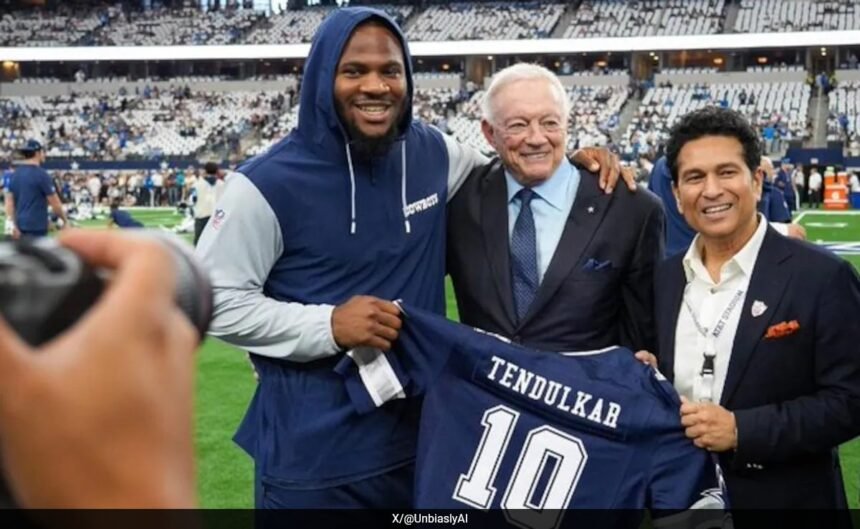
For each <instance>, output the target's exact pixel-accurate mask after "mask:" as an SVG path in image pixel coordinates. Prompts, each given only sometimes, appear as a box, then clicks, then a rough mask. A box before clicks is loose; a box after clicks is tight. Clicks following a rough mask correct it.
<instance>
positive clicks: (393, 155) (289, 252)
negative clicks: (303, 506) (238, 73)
mask: <svg viewBox="0 0 860 529" xmlns="http://www.w3.org/2000/svg"><path fill="white" fill-rule="evenodd" d="M370 18H376V19H379V20H381V21H383V22H384V23H386V24H387V25H388V26H390V28H391V30H392V31H393V32H394V33H395V35H397V37H398V38H399V40H400V42H401V45H402V46H403V50H404V55H405V57H404V62H405V65H406V68H407V79H408V91H407V101H406V105H407V107H406V108H407V111H406V112H405V113H404V115H403V117H402V119H401V120H400V122H399V124H398V133H399V137H398V139H397V141H396V142H395V143H394V144H393V145H392V147H391V148H390V149H389V151H388V152H387V153H385V154H384V155H382V156H380V157H378V158H373V159H371V160H366V159H364V160H362V159H358V158H356V156H355V154H354V153H353V152H352V151H351V150H350V149H349V146H348V142H347V137H346V132H345V129H344V127H343V125H342V124H341V123H340V120H339V118H338V115H337V112H336V110H335V105H334V81H335V73H336V68H337V64H338V61H339V59H340V56H341V54H342V53H343V50H344V47H345V45H346V43H347V41H348V39H349V37H350V36H351V34H352V33H353V30H354V29H355V28H356V26H358V25H359V24H361V23H362V22H364V21H366V20H368V19H370ZM410 63H411V60H410V57H409V55H408V49H407V47H406V42H405V39H404V37H403V35H402V33H401V32H400V30H399V29H398V28H397V26H396V24H395V23H394V22H393V21H392V20H391V19H390V18H388V17H387V16H386V15H385V14H383V13H382V12H380V11H377V10H374V9H369V8H347V9H340V10H337V11H335V12H334V13H333V14H332V15H331V16H329V17H328V18H327V19H326V21H325V22H324V23H323V24H322V25H321V26H320V28H319V30H318V31H317V34H316V37H315V39H314V41H313V44H312V46H311V51H310V55H309V57H308V61H307V63H306V67H305V73H304V78H303V84H302V87H301V95H300V97H301V100H300V112H299V122H298V127H297V128H296V129H295V130H293V131H292V132H290V134H289V135H288V136H287V137H286V138H284V139H283V140H281V141H280V142H278V143H276V144H275V145H274V146H272V147H271V148H270V149H269V150H268V151H267V152H266V153H264V154H262V155H260V156H258V157H256V158H253V159H251V160H249V161H248V162H246V163H245V164H244V165H242V166H241V167H240V168H239V169H238V172H237V173H235V174H234V175H233V176H232V177H231V178H230V181H229V182H228V183H227V187H226V188H225V190H224V194H223V196H222V198H221V199H219V202H218V204H217V205H216V209H215V213H214V214H213V216H212V220H210V222H209V225H208V226H207V228H206V230H205V231H204V233H203V235H202V237H201V239H200V242H199V245H198V249H197V254H198V256H199V257H200V258H201V260H202V261H203V262H204V264H205V265H206V266H207V268H209V270H210V271H211V275H212V281H213V285H214V289H215V317H214V320H213V324H212V329H211V331H210V332H211V334H213V335H215V336H219V337H222V338H223V339H224V340H225V341H228V342H230V343H232V344H234V345H237V346H239V347H241V348H243V349H245V350H247V351H249V352H251V353H252V354H251V358H252V361H253V363H254V365H255V367H256V369H257V371H258V373H259V375H260V384H259V386H258V388H257V391H256V393H255V395H254V398H253V400H252V402H251V404H250V407H249V409H248V412H247V414H246V416H245V418H244V420H243V422H242V425H241V426H240V428H239V431H238V432H237V434H236V437H235V439H236V441H237V442H238V443H239V444H240V445H241V446H242V447H243V448H244V449H245V450H246V451H247V452H248V453H249V454H251V456H252V457H253V458H254V459H255V462H256V464H257V466H258V471H259V472H260V473H261V474H262V478H263V480H264V481H266V480H269V481H270V482H272V483H275V484H277V485H278V486H283V487H296V488H313V487H327V486H333V485H337V484H339V483H346V482H350V481H354V480H357V479H361V478H363V477H367V476H371V475H374V474H379V473H381V472H384V471H386V470H389V469H393V468H397V467H398V466H402V465H405V464H408V463H410V462H411V461H412V460H413V459H414V456H415V441H416V432H417V417H418V410H419V405H420V403H419V401H418V400H416V399H402V400H397V401H395V402H391V403H388V404H386V405H384V406H382V407H381V408H379V409H378V410H377V411H375V412H374V413H371V414H369V415H361V416H360V415H358V414H356V413H355V412H354V411H353V407H352V405H351V404H350V401H349V398H348V395H347V392H346V390H345V388H344V386H343V381H342V380H341V379H340V377H339V376H338V375H337V374H336V373H334V371H333V366H334V365H335V364H336V363H337V361H338V360H339V358H340V357H341V355H342V354H343V353H342V352H341V351H339V350H338V348H337V345H336V344H335V343H334V339H333V337H332V335H331V314H332V310H333V307H334V306H336V305H339V304H341V303H344V302H346V301H347V300H349V299H350V298H351V297H352V296H355V295H373V296H378V297H380V298H383V299H389V300H394V299H402V300H404V301H405V302H407V303H409V304H412V305H414V306H417V307H420V308H422V309H425V310H429V311H431V312H434V313H437V314H443V313H444V309H445V299H444V273H445V268H444V266H445V260H444V249H445V216H444V213H445V203H446V200H447V194H448V189H449V188H450V189H455V187H453V186H452V184H451V182H450V181H449V179H451V178H453V176H452V175H454V174H455V173H456V175H455V176H457V178H462V177H465V175H466V174H468V170H469V169H470V165H469V164H465V165H463V163H462V161H463V160H462V159H463V158H465V157H468V156H467V155H468V154H469V153H466V152H464V150H463V149H462V148H461V147H456V146H452V145H455V144H453V142H452V140H450V139H448V138H444V137H443V135H442V134H441V133H440V132H439V131H438V130H436V129H434V128H432V127H429V126H427V125H424V124H422V123H419V122H415V121H413V120H412V113H411V108H412V93H413V85H412V78H411V67H410ZM458 149H459V150H458ZM474 161H475V162H476V163H477V162H480V161H481V158H478V157H475V160H474ZM449 186H451V187H449ZM377 375H378V376H380V377H383V378H384V377H388V376H390V375H391V374H390V373H387V372H386V371H385V370H380V371H379V372H377Z"/></svg>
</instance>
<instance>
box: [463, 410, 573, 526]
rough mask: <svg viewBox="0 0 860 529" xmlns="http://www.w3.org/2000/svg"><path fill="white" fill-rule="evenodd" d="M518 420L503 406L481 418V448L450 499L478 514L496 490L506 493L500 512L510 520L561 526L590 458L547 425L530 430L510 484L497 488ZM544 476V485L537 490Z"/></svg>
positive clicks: (569, 439)
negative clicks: (499, 474)
mask: <svg viewBox="0 0 860 529" xmlns="http://www.w3.org/2000/svg"><path fill="white" fill-rule="evenodd" d="M519 418H520V414H519V412H517V411H516V410H513V409H511V408H509V407H507V406H503V405H500V406H496V407H494V408H490V409H488V410H487V411H485V412H484V416H483V417H482V418H481V425H482V426H483V427H484V433H483V435H482V436H481V442H480V444H479V445H478V449H477V450H476V451H475V456H474V457H473V458H472V464H471V467H470V468H469V472H468V473H466V474H460V479H459V480H457V487H456V488H455V489H454V499H455V500H457V501H460V502H463V503H465V504H466V505H469V506H471V507H475V508H476V509H489V508H490V507H491V506H492V504H493V499H494V498H495V496H496V486H499V487H501V488H503V490H504V495H503V496H502V501H501V507H502V509H504V510H505V517H506V518H507V519H508V520H510V521H511V522H512V523H515V524H516V525H519V526H521V527H525V528H528V529H552V528H554V527H557V526H558V524H559V523H560V522H561V518H562V514H563V512H562V511H563V509H566V508H567V505H568V503H569V502H570V498H571V497H572V496H573V491H574V490H575V489H576V484H577V482H579V477H580V476H581V475H582V470H583V469H584V468H585V463H586V461H587V460H588V454H587V453H586V451H585V446H583V444H582V441H581V440H580V439H578V438H576V437H574V436H572V435H569V434H566V433H564V432H561V431H559V430H556V429H555V428H553V427H551V426H547V425H544V426H540V427H537V428H533V429H532V430H530V431H529V432H528V434H527V435H526V439H525V442H523V447H522V449H521V450H520V454H519V457H518V458H517V462H516V465H515V466H514V470H513V472H512V473H511V478H510V480H509V481H508V483H495V481H496V475H497V474H498V471H499V467H500V466H501V464H502V459H503V458H504V456H505V454H506V453H507V451H508V445H509V444H510V441H511V437H512V436H513V433H514V429H515V428H516V426H517V421H518V420H519ZM546 473H549V476H548V477H547V478H546V479H545V480H543V481H545V483H546V485H545V486H544V487H543V490H542V491H541V490H537V489H538V486H539V483H540V481H542V480H541V477H542V476H544V474H546ZM494 484H495V485H496V486H494Z"/></svg>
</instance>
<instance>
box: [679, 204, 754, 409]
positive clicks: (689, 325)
mask: <svg viewBox="0 0 860 529" xmlns="http://www.w3.org/2000/svg"><path fill="white" fill-rule="evenodd" d="M767 226H768V224H767V222H766V221H764V219H763V217H762V216H761V214H759V221H758V228H756V231H755V233H754V234H753V236H752V238H751V239H750V240H749V241H747V243H746V245H745V246H744V247H743V248H741V250H740V251H739V252H738V253H736V254H735V255H734V256H733V257H732V258H731V259H729V260H728V261H726V262H725V263H724V264H723V266H722V268H721V269H720V280H719V282H716V283H715V282H714V281H713V280H712V279H711V276H710V274H708V270H707V269H706V268H705V264H704V263H703V262H702V254H701V249H700V246H701V245H702V241H701V239H700V236H699V235H696V238H695V239H693V244H691V245H690V248H689V249H688V250H687V253H686V255H684V259H683V264H684V274H685V275H686V277H687V287H686V289H685V295H684V301H682V302H681V309H680V311H679V312H678V322H677V324H676V327H675V364H674V370H675V389H677V390H678V393H680V394H681V395H683V396H684V397H687V398H688V399H690V400H702V399H705V398H707V397H708V395H706V393H708V388H707V385H705V384H703V383H702V377H701V376H700V373H701V371H702V364H703V362H704V355H705V351H706V350H710V351H712V353H713V354H715V355H716V356H715V358H714V382H713V392H712V394H711V395H710V397H711V400H712V401H713V402H714V403H717V404H718V403H719V402H720V398H721V397H722V394H723V386H724V385H725V382H726V372H727V371H728V367H729V360H730V359H731V356H732V345H733V344H734V341H735V334H736V333H737V330H738V322H740V318H741V313H742V312H743V307H744V303H745V301H746V294H747V291H748V290H749V283H750V278H751V277H752V274H753V270H754V268H755V264H756V260H757V258H758V253H759V250H760V249H761V244H762V241H764V235H765V232H766V231H767ZM735 297H738V298H739V299H738V300H737V302H736V305H735V307H734V309H733V310H731V311H730V312H729V313H728V317H725V314H726V312H727V309H728V307H729V305H731V304H732V300H733V298H735ZM691 311H692V312H693V313H695V318H694V317H693V315H692V314H691ZM747 317H750V315H747ZM721 319H725V326H724V327H723V329H722V331H721V332H720V334H719V336H718V337H717V338H714V337H713V336H712V334H711V333H712V332H713V330H714V327H715V326H716V325H717V323H718V322H719V321H720V320H721ZM696 321H698V325H697V324H696ZM699 326H701V327H702V330H705V332H706V333H707V337H705V336H703V335H702V333H701V331H700V330H699Z"/></svg>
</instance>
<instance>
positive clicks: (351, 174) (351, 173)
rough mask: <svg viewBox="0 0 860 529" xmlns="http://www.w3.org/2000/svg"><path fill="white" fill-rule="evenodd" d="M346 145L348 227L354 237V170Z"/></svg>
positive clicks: (347, 144)
mask: <svg viewBox="0 0 860 529" xmlns="http://www.w3.org/2000/svg"><path fill="white" fill-rule="evenodd" d="M345 145H346V161H347V162H348V163H349V194H350V208H351V209H350V221H351V224H350V227H349V234H350V235H355V170H354V169H353V168H352V154H350V152H349V143H345Z"/></svg>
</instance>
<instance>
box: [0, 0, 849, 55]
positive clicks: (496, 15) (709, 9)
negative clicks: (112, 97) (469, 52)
mask: <svg viewBox="0 0 860 529" xmlns="http://www.w3.org/2000/svg"><path fill="white" fill-rule="evenodd" d="M352 3H353V4H356V3H357V2H352ZM730 3H731V2H727V1H726V0H586V1H585V2H582V3H581V4H579V5H578V6H576V5H571V4H570V3H563V2H540V1H534V0H533V1H519V2H496V3H494V2H469V1H462V2H461V1H457V2H447V3H445V4H444V5H438V4H432V3H431V4H430V5H424V6H416V5H399V4H398V5H386V4H374V7H376V8H379V9H382V10H384V11H386V12H387V13H388V14H389V15H390V16H391V17H392V18H393V19H395V20H396V21H397V22H398V24H400V25H401V26H402V27H404V28H405V29H406V33H407V35H408V37H409V38H411V39H413V40H429V41H433V40H461V39H478V40H481V39H532V38H548V37H551V36H556V37H561V38H581V37H596V36H601V37H635V36H646V35H695V34H712V33H720V32H722V31H724V29H726V30H730V31H733V32H736V33H764V32H774V31H816V30H822V31H823V30H847V29H858V28H860V8H858V6H857V4H856V3H853V2H851V1H837V0H828V1H819V0H792V1H783V0H742V1H740V3H739V5H738V6H737V7H736V9H738V12H737V17H736V18H735V20H734V23H733V25H732V26H731V28H724V26H725V23H726V17H727V12H728V5H729V4H730ZM156 5H157V4H156ZM240 7H241V6H240V4H238V3H228V4H227V5H226V7H225V8H222V9H219V10H210V11H202V10H200V9H194V8H179V9H168V8H163V7H162V8H154V9H150V10H147V11H140V10H135V9H131V8H129V7H128V5H127V4H124V3H117V4H115V5H110V4H109V5H106V6H96V7H92V8H90V9H87V8H85V7H81V8H77V9H73V8H71V7H69V6H64V5H63V4H60V7H59V8H57V9H56V10H37V11H31V10H14V11H10V12H7V13H6V14H4V15H3V17H2V19H0V30H2V31H0V33H2V36H0V43H2V45H6V46H69V45H84V46H115V45H131V46H140V45H166V44H184V45H207V44H210V45H212V44H288V43H301V42H309V41H310V39H311V37H312V35H313V33H314V31H315V29H316V28H317V27H318V26H319V24H320V23H321V22H322V20H323V19H324V18H325V17H326V16H327V15H328V14H330V13H331V11H332V9H334V8H333V7H329V6H317V5H314V6H308V7H304V8H303V9H298V10H284V11H280V12H272V13H269V14H266V13H265V12H263V11H255V10H253V9H250V8H248V9H241V8H240Z"/></svg>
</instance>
